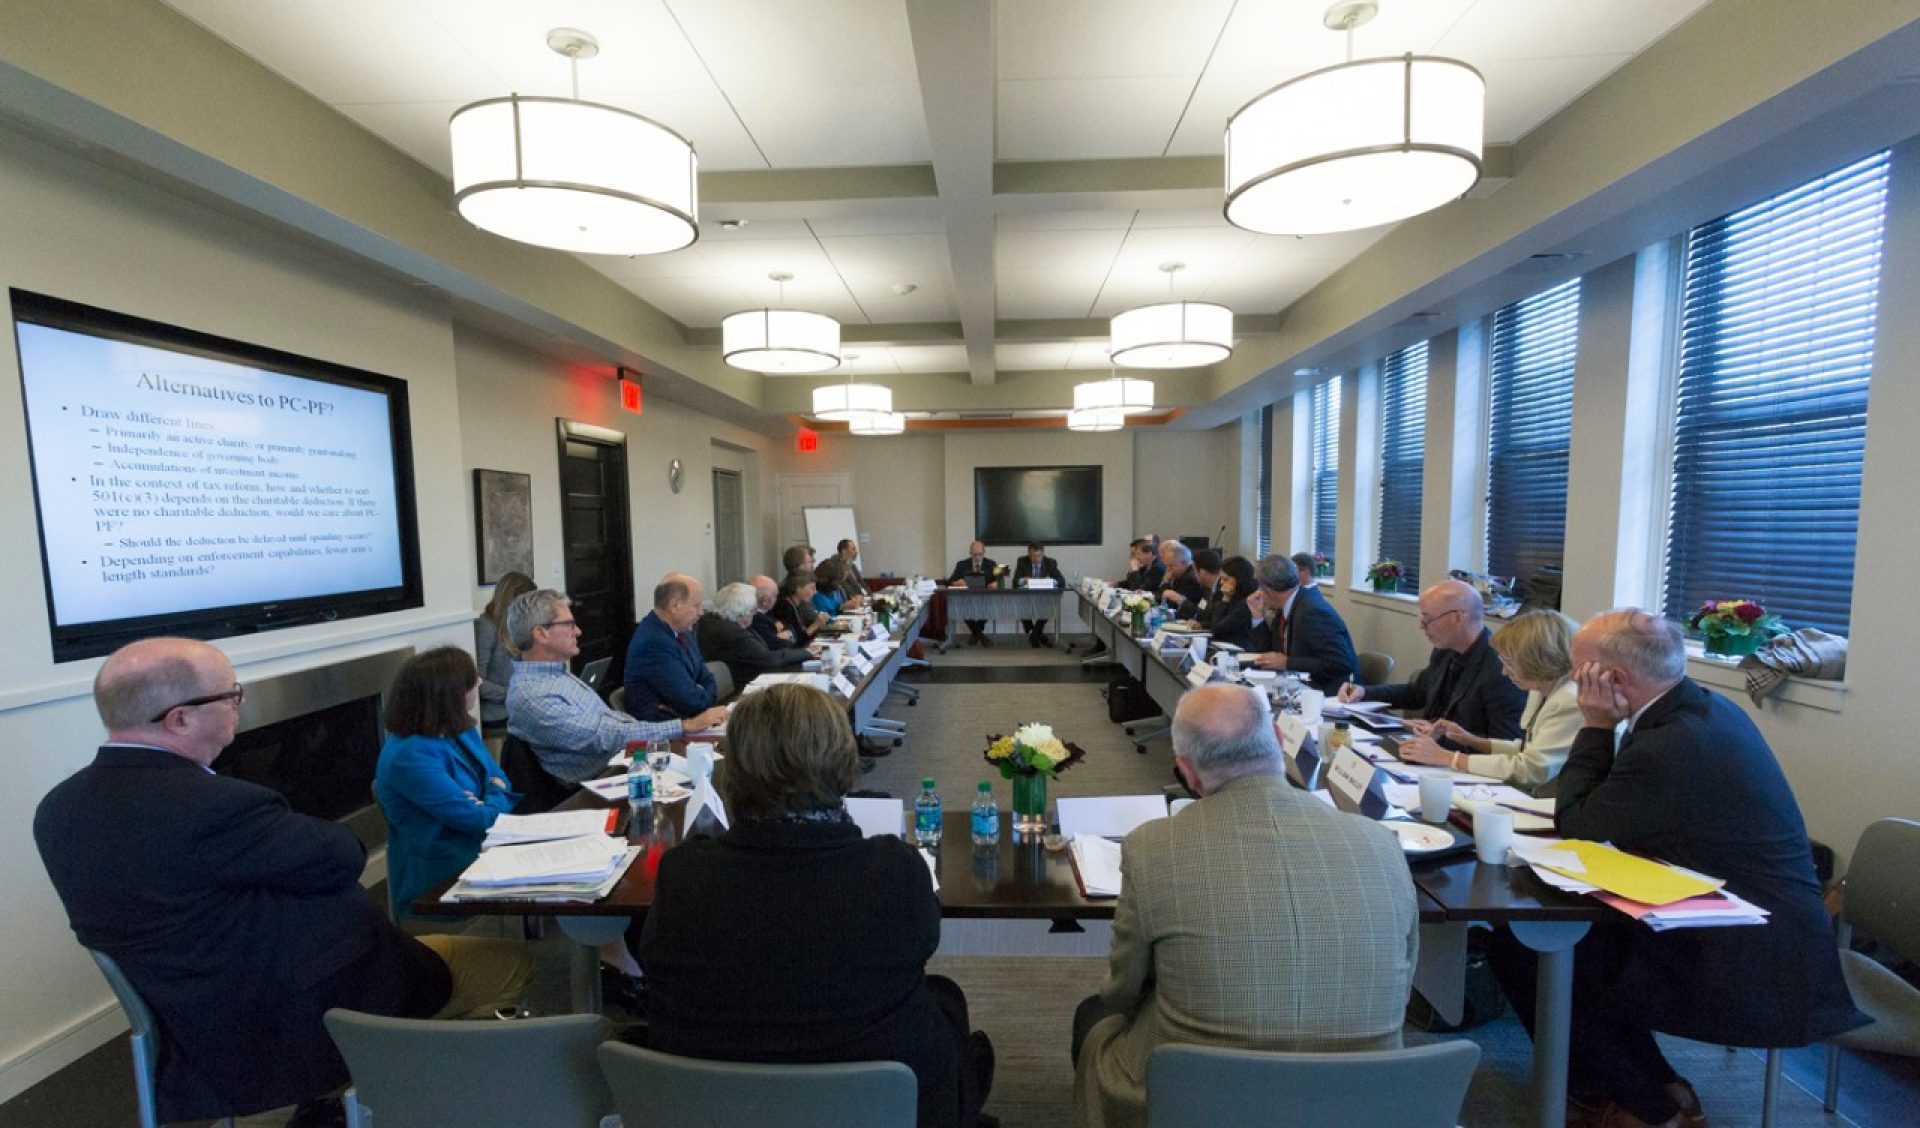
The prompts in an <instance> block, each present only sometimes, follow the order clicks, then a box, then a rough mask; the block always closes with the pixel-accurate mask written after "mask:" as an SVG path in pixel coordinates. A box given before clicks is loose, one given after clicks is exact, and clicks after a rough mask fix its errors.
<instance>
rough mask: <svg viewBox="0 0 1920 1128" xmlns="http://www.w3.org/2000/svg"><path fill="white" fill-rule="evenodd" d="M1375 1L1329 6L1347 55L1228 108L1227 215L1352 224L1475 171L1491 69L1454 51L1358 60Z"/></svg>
mask: <svg viewBox="0 0 1920 1128" xmlns="http://www.w3.org/2000/svg"><path fill="white" fill-rule="evenodd" d="M1378 10H1379V6H1378V5H1376V4H1372V3H1341V4H1336V5H1334V6H1333V7H1331V8H1329V9H1327V13H1326V16H1325V17H1324V19H1323V21H1322V22H1323V23H1325V24H1326V26H1327V27H1328V28H1329V29H1331V30H1333V31H1340V32H1344V33H1346V37H1347V61H1346V62H1344V63H1340V64H1338V65H1335V66H1331V67H1326V68H1324V69H1322V70H1317V71H1313V72H1311V73H1308V74H1303V75H1301V76H1300V77H1298V78H1294V79H1289V80H1288V81H1286V82H1283V83H1281V84H1280V85H1278V86H1276V87H1274V88H1273V89H1271V90H1268V91H1267V92H1266V93H1264V94H1261V95H1259V96H1258V97H1256V98H1254V99H1253V100H1252V101H1250V102H1248V103H1247V104H1246V105H1244V106H1242V107H1240V109H1239V110H1238V111H1237V112H1236V113H1235V114H1234V115H1233V116H1232V117H1230V118H1228V119H1227V203H1226V217H1227V222H1229V223H1231V224H1233V225H1234V226H1236V227H1243V228H1246V229H1247V230H1249V231H1258V232H1261V233H1263V234H1267V235H1321V234H1326V233H1328V232H1333V231H1354V230H1358V229H1360V228H1363V227H1375V226H1378V225H1380V224H1383V223H1391V222H1393V221H1395V220H1400V219H1406V218H1407V217H1409V216H1414V215H1419V214H1420V213H1421V212H1425V211H1431V210H1432V209H1434V208H1437V207H1439V206H1440V205H1442V204H1444V203H1447V202H1448V201H1450V200H1454V199H1458V198H1459V197H1460V196H1462V195H1464V194H1465V193H1466V191H1467V190H1468V189H1469V188H1472V187H1473V186H1474V184H1476V183H1478V182H1479V180H1480V169H1481V145H1482V143H1483V141H1484V134H1485V128H1486V126H1485V123H1486V101H1487V84H1486V80H1485V79H1483V78H1482V77H1481V76H1480V72H1479V71H1477V70H1475V69H1474V68H1472V67H1470V66H1468V65H1467V64H1465V63H1463V62H1460V61H1459V60H1457V59H1443V58H1438V57H1435V56H1426V55H1412V54H1408V55H1402V56H1399V57H1395V58H1376V59H1361V60H1358V61H1355V60H1354V58H1353V29H1354V28H1357V27H1359V26H1361V25H1362V24H1365V23H1366V22H1367V21H1368V20H1370V19H1372V18H1373V16H1374V14H1375V13H1376V12H1377V11H1378Z"/></svg>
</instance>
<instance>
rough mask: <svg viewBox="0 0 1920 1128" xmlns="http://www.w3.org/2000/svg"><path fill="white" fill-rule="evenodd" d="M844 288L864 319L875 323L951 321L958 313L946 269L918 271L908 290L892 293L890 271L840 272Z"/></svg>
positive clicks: (892, 278) (895, 281)
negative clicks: (916, 279) (912, 284)
mask: <svg viewBox="0 0 1920 1128" xmlns="http://www.w3.org/2000/svg"><path fill="white" fill-rule="evenodd" d="M841 277H842V278H844V279H845V280H846V283H847V289H849V290H851V291H853V297H854V300H855V301H857V302H859V303H860V308H861V309H863V310H865V311H866V314H867V320H869V321H871V322H873V323H874V324H876V325H898V324H901V323H904V322H912V321H952V320H954V319H955V318H957V317H959V316H960V314H959V311H958V309H957V308H956V307H955V305H954V301H953V286H952V283H951V281H950V280H949V278H948V275H947V274H946V272H944V271H942V272H940V273H939V274H938V275H937V276H934V275H922V276H920V277H921V278H922V279H923V280H922V281H921V282H919V283H916V284H915V286H916V288H915V289H914V291H913V292H912V293H910V294H896V293H894V292H893V288H894V287H895V286H897V285H899V284H900V283H899V280H898V278H897V277H896V276H895V275H893V274H890V273H888V274H860V273H857V272H842V274H841Z"/></svg>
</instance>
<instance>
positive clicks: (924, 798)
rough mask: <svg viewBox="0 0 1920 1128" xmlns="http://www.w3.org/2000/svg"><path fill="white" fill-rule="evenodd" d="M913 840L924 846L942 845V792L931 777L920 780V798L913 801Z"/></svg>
mask: <svg viewBox="0 0 1920 1128" xmlns="http://www.w3.org/2000/svg"><path fill="white" fill-rule="evenodd" d="M913 840H914V841H915V842H917V843H919V844H920V845H922V846H938V845H940V793H939V792H937V791H935V790H934V789H933V780H932V778H931V777H929V778H927V779H923V780H921V781H920V798H918V799H915V800H914V801H913Z"/></svg>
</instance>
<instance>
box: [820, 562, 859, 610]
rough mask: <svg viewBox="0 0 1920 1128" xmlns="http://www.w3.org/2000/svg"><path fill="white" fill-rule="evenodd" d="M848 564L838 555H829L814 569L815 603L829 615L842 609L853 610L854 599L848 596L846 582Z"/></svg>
mask: <svg viewBox="0 0 1920 1128" xmlns="http://www.w3.org/2000/svg"><path fill="white" fill-rule="evenodd" d="M846 578H847V566H846V564H845V562H843V561H842V560H841V559H840V558H839V557H838V556H829V557H827V558H826V559H825V560H822V561H821V562H820V566H819V567H818V568H815V569H814V570H813V605H814V607H815V608H816V609H818V610H820V611H823V612H825V613H826V614H827V615H829V616H832V615H838V614H840V612H842V611H851V610H853V601H852V600H850V599H848V598H847V593H846V590H845V587H844V585H845V583H846Z"/></svg>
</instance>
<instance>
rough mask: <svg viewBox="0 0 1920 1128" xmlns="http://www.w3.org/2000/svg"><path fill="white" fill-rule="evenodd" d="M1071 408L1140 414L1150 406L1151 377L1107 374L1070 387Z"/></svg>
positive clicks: (1151, 394)
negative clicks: (1071, 395) (1143, 378)
mask: <svg viewBox="0 0 1920 1128" xmlns="http://www.w3.org/2000/svg"><path fill="white" fill-rule="evenodd" d="M1073 409H1074V410H1075V411H1117V412H1119V413H1120V414H1121V415H1144V414H1146V413H1147V412H1149V411H1152V410H1153V381H1151V380H1141V379H1138V378H1137V377H1132V376H1113V375H1109V376H1108V377H1107V378H1106V379H1105V380H1094V381H1092V382H1090V383H1086V384H1075V385H1074V387H1073Z"/></svg>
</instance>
